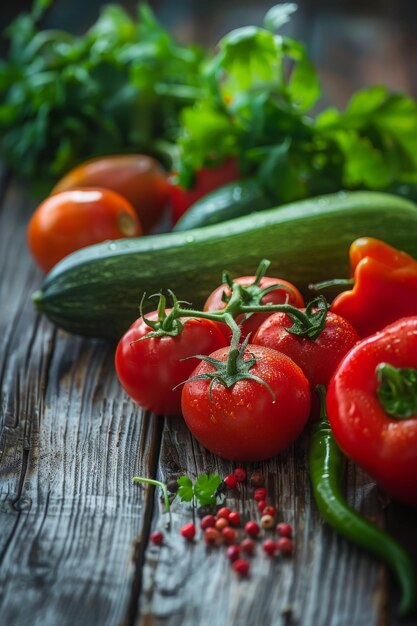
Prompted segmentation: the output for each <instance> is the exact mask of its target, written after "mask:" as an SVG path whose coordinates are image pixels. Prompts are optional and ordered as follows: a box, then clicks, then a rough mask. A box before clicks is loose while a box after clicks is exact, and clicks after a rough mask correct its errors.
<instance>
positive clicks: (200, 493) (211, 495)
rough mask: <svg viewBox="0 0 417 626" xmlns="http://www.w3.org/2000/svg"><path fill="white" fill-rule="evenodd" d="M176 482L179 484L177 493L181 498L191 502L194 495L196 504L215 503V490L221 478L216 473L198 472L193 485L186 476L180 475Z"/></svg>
mask: <svg viewBox="0 0 417 626" xmlns="http://www.w3.org/2000/svg"><path fill="white" fill-rule="evenodd" d="M177 483H178V485H179V488H178V492H177V493H178V497H179V498H181V500H184V501H185V502H191V500H192V499H193V498H194V497H195V499H196V500H197V502H198V504H199V505H200V506H203V505H205V504H216V499H217V496H216V492H217V489H218V487H219V486H220V484H221V483H222V478H221V477H220V476H219V475H218V474H200V476H198V478H197V480H196V481H195V484H194V485H193V483H192V481H191V479H190V478H189V477H188V476H181V478H179V479H178V480H177Z"/></svg>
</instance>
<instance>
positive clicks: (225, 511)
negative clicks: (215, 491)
mask: <svg viewBox="0 0 417 626" xmlns="http://www.w3.org/2000/svg"><path fill="white" fill-rule="evenodd" d="M229 515H230V509H228V508H227V506H222V508H221V509H219V510H218V511H217V515H216V517H217V519H219V518H220V517H224V518H225V519H229Z"/></svg>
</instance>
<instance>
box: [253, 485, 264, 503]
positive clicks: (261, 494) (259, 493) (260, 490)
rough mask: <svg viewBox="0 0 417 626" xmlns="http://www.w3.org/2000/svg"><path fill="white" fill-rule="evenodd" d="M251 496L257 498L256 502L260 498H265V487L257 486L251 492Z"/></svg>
mask: <svg viewBox="0 0 417 626" xmlns="http://www.w3.org/2000/svg"><path fill="white" fill-rule="evenodd" d="M253 498H254V500H257V501H258V502H260V501H261V500H265V498H266V489H265V487H258V489H255V491H254V492H253Z"/></svg>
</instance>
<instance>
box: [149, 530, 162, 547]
mask: <svg viewBox="0 0 417 626" xmlns="http://www.w3.org/2000/svg"><path fill="white" fill-rule="evenodd" d="M150 540H151V541H152V543H154V544H155V545H156V546H160V545H161V543H162V542H163V540H164V535H163V534H162V533H161V531H160V530H154V531H153V533H151V534H150Z"/></svg>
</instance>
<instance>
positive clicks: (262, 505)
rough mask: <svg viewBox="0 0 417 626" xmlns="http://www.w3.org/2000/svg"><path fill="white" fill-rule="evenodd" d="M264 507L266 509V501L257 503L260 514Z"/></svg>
mask: <svg viewBox="0 0 417 626" xmlns="http://www.w3.org/2000/svg"><path fill="white" fill-rule="evenodd" d="M265 507H266V500H259V502H258V510H259V512H260V513H262V512H263V510H264V508H265Z"/></svg>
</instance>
